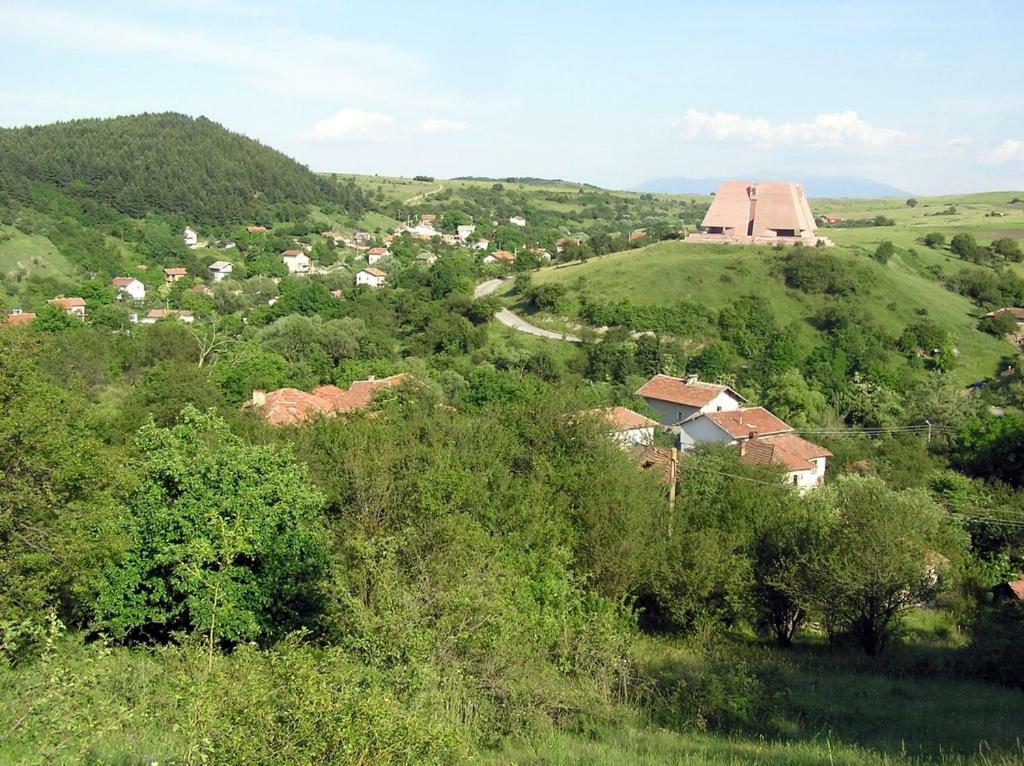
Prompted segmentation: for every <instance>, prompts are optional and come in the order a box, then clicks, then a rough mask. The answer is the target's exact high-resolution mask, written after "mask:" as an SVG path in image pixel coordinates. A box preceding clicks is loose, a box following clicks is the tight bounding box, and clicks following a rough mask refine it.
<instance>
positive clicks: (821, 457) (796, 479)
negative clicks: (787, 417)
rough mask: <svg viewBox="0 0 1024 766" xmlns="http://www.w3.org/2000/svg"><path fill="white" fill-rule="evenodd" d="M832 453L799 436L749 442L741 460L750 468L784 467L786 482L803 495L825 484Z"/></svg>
mask: <svg viewBox="0 0 1024 766" xmlns="http://www.w3.org/2000/svg"><path fill="white" fill-rule="evenodd" d="M830 457H832V453H831V452H829V451H828V450H827V449H825V448H824V447H822V446H820V445H817V444H814V443H813V442H809V441H807V440H806V439H802V438H800V437H799V436H797V435H796V434H779V435H777V436H766V437H763V438H755V439H748V440H747V441H745V442H742V443H741V444H740V459H741V460H742V461H743V462H744V463H749V464H751V465H781V466H783V467H784V468H785V469H786V480H787V481H788V482H789V483H790V484H793V485H795V486H796V487H797V489H799V490H800V493H801V494H803V493H804V492H806V491H807V490H809V489H814V488H815V487H817V486H818V485H819V484H821V483H822V482H823V481H824V480H825V464H826V461H827V460H828V458H830Z"/></svg>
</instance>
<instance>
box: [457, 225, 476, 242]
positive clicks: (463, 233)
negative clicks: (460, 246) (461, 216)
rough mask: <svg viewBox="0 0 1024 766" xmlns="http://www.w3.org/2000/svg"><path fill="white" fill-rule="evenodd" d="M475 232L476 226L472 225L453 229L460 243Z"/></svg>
mask: <svg viewBox="0 0 1024 766" xmlns="http://www.w3.org/2000/svg"><path fill="white" fill-rule="evenodd" d="M474 231H476V226H473V225H472V224H465V225H463V226H456V227H455V236H456V237H458V238H459V240H460V241H461V242H465V241H466V240H467V239H469V237H470V235H471V234H472V233H473V232H474Z"/></svg>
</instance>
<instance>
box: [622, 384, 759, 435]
mask: <svg viewBox="0 0 1024 766" xmlns="http://www.w3.org/2000/svg"><path fill="white" fill-rule="evenodd" d="M636 395H637V396H639V397H641V398H642V399H644V400H645V401H646V402H647V404H648V405H649V406H650V408H651V409H652V410H654V411H655V412H656V413H658V419H659V420H660V421H661V424H662V425H665V426H675V425H676V424H678V423H680V422H681V421H683V420H685V419H687V418H689V417H691V416H692V415H694V414H695V413H704V412H724V411H728V410H735V409H738V408H739V407H741V406H742V405H743V404H744V403H745V402H746V401H747V400H746V399H745V398H743V396H741V395H740V394H739V393H737V392H736V391H735V390H733V389H732V388H731V387H729V386H723V385H718V384H717V383H704V382H703V381H701V380H698V378H697V376H696V375H690V376H688V377H685V378H675V377H672V376H671V375H655V376H654V377H653V378H651V379H650V380H649V381H647V382H646V383H644V385H642V386H641V387H640V388H639V389H637V391H636Z"/></svg>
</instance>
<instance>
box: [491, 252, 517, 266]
mask: <svg viewBox="0 0 1024 766" xmlns="http://www.w3.org/2000/svg"><path fill="white" fill-rule="evenodd" d="M515 261H516V257H515V256H514V255H512V253H510V252H509V251H508V250H495V251H494V252H493V253H488V254H487V255H485V256H484V261H483V262H484V263H515Z"/></svg>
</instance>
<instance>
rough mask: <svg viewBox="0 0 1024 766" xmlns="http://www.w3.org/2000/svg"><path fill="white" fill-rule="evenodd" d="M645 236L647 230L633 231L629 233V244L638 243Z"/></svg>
mask: <svg viewBox="0 0 1024 766" xmlns="http://www.w3.org/2000/svg"><path fill="white" fill-rule="evenodd" d="M646 236H647V229H633V231H631V232H629V241H630V242H639V241H640V240H641V239H643V238H644V237H646Z"/></svg>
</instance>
